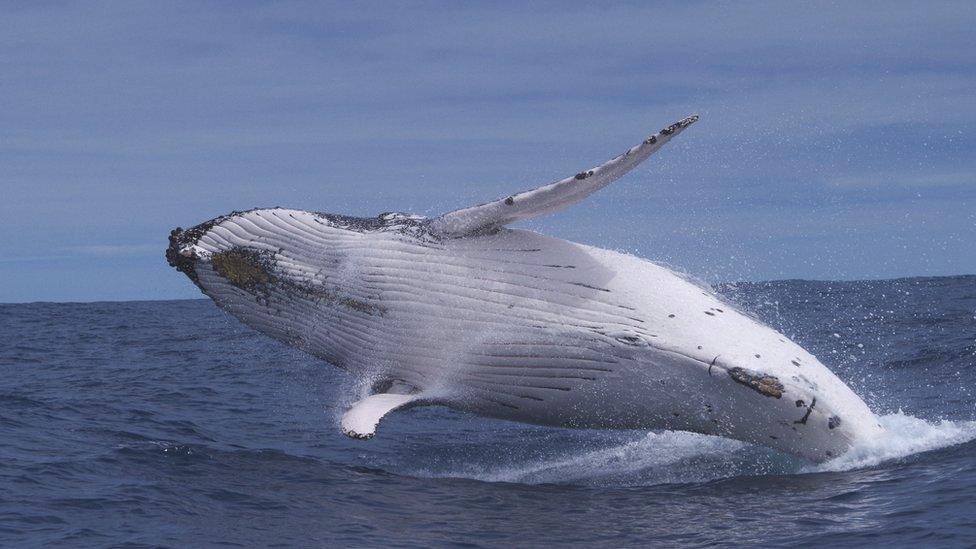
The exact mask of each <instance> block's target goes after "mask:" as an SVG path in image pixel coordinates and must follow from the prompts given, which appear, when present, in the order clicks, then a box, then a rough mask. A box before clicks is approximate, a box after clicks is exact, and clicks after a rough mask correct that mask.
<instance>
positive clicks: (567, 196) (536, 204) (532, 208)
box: [429, 115, 698, 237]
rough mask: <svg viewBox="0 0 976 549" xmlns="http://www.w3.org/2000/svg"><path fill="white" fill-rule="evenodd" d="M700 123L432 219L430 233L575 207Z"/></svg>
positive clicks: (488, 226)
mask: <svg viewBox="0 0 976 549" xmlns="http://www.w3.org/2000/svg"><path fill="white" fill-rule="evenodd" d="M697 121H698V115H693V116H689V117H687V118H685V119H682V120H679V121H678V122H675V123H674V124H671V125H670V126H668V127H667V128H664V129H662V130H661V131H659V132H658V133H656V134H654V135H652V136H650V137H648V138H647V139H645V140H644V141H643V142H642V143H640V144H638V145H635V146H633V147H631V148H629V149H627V150H626V151H625V152H624V153H623V154H621V155H619V156H617V157H615V158H613V159H611V160H609V161H608V162H606V163H604V164H602V165H600V166H597V167H595V168H591V169H589V170H584V171H582V172H580V173H578V174H576V175H574V176H572V177H567V178H566V179H563V180H562V181H557V182H555V183H550V184H548V185H545V186H542V187H539V188H537V189H533V190H531V191H525V192H520V193H517V194H513V195H510V196H508V197H506V198H502V199H500V200H496V201H494V202H488V203H486V204H481V205H479V206H472V207H470V208H464V209H461V210H454V211H453V212H448V213H446V214H444V215H442V216H440V217H437V218H434V219H432V220H431V221H430V225H429V227H430V230H431V232H432V233H433V234H436V235H439V236H446V237H460V236H465V235H469V234H478V233H482V232H486V231H491V230H493V229H497V228H499V227H503V226H505V225H508V224H509V223H514V222H516V221H519V220H522V219H527V218H530V217H535V216H537V215H543V214H547V213H551V212H555V211H557V210H561V209H563V208H566V207H568V206H572V205H573V204H576V203H577V202H579V201H581V200H583V199H584V198H586V197H587V196H589V195H591V194H593V193H594V192H596V191H598V190H600V189H602V188H603V187H606V186H607V185H609V184H610V183H612V182H614V181H615V180H617V179H618V178H620V177H621V176H623V175H624V174H626V173H627V172H629V171H630V170H632V169H633V168H634V167H635V166H637V165H638V164H640V163H641V162H643V161H644V160H646V159H647V158H648V157H649V156H651V155H652V154H654V153H655V152H657V150H658V149H660V148H661V147H662V146H664V144H665V143H667V142H668V141H670V140H671V138H672V137H674V136H676V135H678V134H679V133H681V131H682V130H684V129H685V128H687V127H688V126H690V125H692V124H694V123H695V122H697Z"/></svg>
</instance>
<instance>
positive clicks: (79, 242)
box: [0, 1, 976, 302]
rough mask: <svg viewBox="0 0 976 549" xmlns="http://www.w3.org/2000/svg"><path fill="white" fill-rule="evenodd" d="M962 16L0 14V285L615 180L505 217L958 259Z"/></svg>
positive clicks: (688, 11) (729, 246)
mask: <svg viewBox="0 0 976 549" xmlns="http://www.w3.org/2000/svg"><path fill="white" fill-rule="evenodd" d="M974 28H976V4H974V3H972V2H967V3H930V2H919V3H898V2H883V3H870V2H858V3H848V2H837V3H817V4H808V5H786V4H785V3H739V2H736V3H724V2H723V3H697V2H674V3H670V2H664V3H652V2H639V3H624V4H612V5H608V6H603V5H600V6H597V5H595V3H580V4H571V3H532V4H531V6H524V5H522V4H521V3H498V2H492V3H480V4H473V3H468V4H462V3H453V2H452V3H443V4H439V3H409V4H400V5H393V3H375V4H357V5H356V6H351V5H349V4H339V3H337V4H331V5H330V4H325V3H318V2H310V3H300V2H283V3H282V2H278V3H274V4H266V3H259V2H247V3H244V2H191V3H176V2H146V3H139V2H118V3H112V2H100V3H86V2H77V3H74V2H33V1H32V2H23V3H17V2H14V3H4V4H2V5H0V220H2V224H0V302H10V301H35V300H50V301H84V300H103V299H166V298H184V297H197V296H199V295H200V294H199V292H198V291H197V290H196V289H195V288H194V287H193V286H192V285H191V284H190V282H189V281H188V280H187V279H186V278H185V277H184V276H183V275H181V274H179V273H177V272H176V271H174V270H172V269H171V268H169V267H168V266H167V265H166V263H165V260H164V259H163V250H164V248H165V246H166V237H167V234H168V232H169V230H170V229H171V228H173V227H175V226H178V225H179V226H183V227H186V226H190V225H193V224H196V223H198V222H201V221H204V220H206V219H209V218H212V217H214V216H216V215H218V214H221V213H225V212H228V211H230V210H234V209H244V208H250V207H255V206H275V205H281V206H289V207H296V208H305V209H312V210H319V211H327V212H336V213H347V214H352V215H375V214H376V213H379V212H382V211H390V210H399V211H410V212H415V213H422V214H428V215H435V214H438V213H440V212H443V211H447V210H450V209H454V208H457V207H462V206H465V205H469V204H471V203H475V202H480V201H484V200H488V199H494V198H497V197H499V196H502V195H505V194H508V193H510V192H512V191H514V190H521V189H524V188H529V187H533V186H536V185H538V184H543V183H546V182H548V181H550V180H554V179H558V178H561V177H563V176H566V175H569V174H572V173H575V172H576V171H579V170H580V169H582V168H585V167H589V166H591V165H593V164H595V163H599V162H602V161H604V160H606V159H608V158H610V157H611V156H614V155H616V154H617V153H619V152H620V151H622V150H623V149H624V148H626V147H628V146H630V145H633V144H634V143H637V142H638V141H640V140H641V139H642V138H643V137H644V136H645V135H647V134H648V133H650V132H652V131H655V130H657V129H658V128H660V127H662V126H663V125H665V124H668V123H670V122H672V121H674V120H677V119H679V118H681V117H683V116H685V115H687V114H690V113H693V112H698V113H701V115H702V120H701V121H700V122H699V123H698V124H696V125H695V126H694V127H692V128H691V129H689V130H688V131H686V132H685V133H683V134H682V135H681V137H680V138H678V139H677V140H676V141H675V142H673V143H672V144H671V145H669V146H668V147H667V148H666V149H665V150H663V151H662V152H661V153H659V155H657V156H656V157H654V158H652V160H651V161H649V162H648V164H647V165H646V166H644V167H641V168H640V169H638V170H636V171H635V172H634V173H632V174H631V175H629V176H628V177H626V178H625V179H623V180H621V181H619V182H617V183H616V184H614V185H613V186H611V187H609V188H607V189H605V190H603V191H601V192H600V193H598V194H597V195H595V196H594V197H592V198H591V199H590V200H588V201H587V202H584V203H583V204H580V205H578V206H577V207H575V208H573V209H571V210H567V211H564V212H561V213H559V214H556V215H553V216H551V217H547V218H544V219H538V220H533V221H532V222H530V223H526V224H524V226H525V227H528V228H531V229H533V230H539V231H543V232H546V233H548V234H552V235H554V236H559V237H563V238H569V239H572V240H577V241H581V242H585V243H589V244H595V245H598V246H602V247H608V248H614V249H619V250H625V251H628V252H632V253H636V254H638V255H641V256H644V257H648V258H651V259H656V260H661V261H665V262H667V263H669V264H671V265H674V266H676V267H678V268H680V269H682V270H684V271H687V272H689V273H691V274H693V275H696V276H698V277H701V278H703V279H705V280H708V281H728V280H762V279H776V278H816V279H852V278H888V277H901V276H915V275H947V274H963V273H976V155H974V152H976V55H974V54H973V52H974V51H976V32H974V31H973V29H974Z"/></svg>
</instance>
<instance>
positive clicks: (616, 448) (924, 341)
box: [0, 277, 976, 546]
mask: <svg viewBox="0 0 976 549" xmlns="http://www.w3.org/2000/svg"><path fill="white" fill-rule="evenodd" d="M720 289H721V290H722V291H723V292H724V293H725V294H726V295H728V296H730V297H731V298H732V299H734V300H736V301H738V302H740V303H743V304H745V305H746V306H747V307H748V308H750V309H751V310H752V311H754V312H755V313H756V314H758V315H759V316H760V317H762V318H763V319H764V320H766V321H767V322H769V323H771V324H773V325H774V326H776V327H777V328H779V329H781V330H783V331H784V332H785V333H787V334H789V335H791V336H792V337H794V338H795V339H797V340H798V341H799V342H800V343H801V344H803V345H805V346H807V347H808V348H809V349H810V350H811V351H813V352H814V353H815V354H817V355H818V356H819V357H820V358H821V359H823V361H824V362H825V363H826V364H828V365H830V367H831V368H833V369H834V370H835V371H837V372H838V373H839V374H840V376H841V377H842V378H844V379H845V380H846V381H848V382H849V383H851V384H852V385H853V386H854V387H855V388H856V390H857V391H858V392H859V393H860V394H862V395H864V396H865V398H866V399H867V400H868V402H869V403H870V404H871V406H872V407H873V409H874V410H875V411H876V412H878V413H880V414H882V415H883V416H884V417H883V419H882V421H883V423H884V424H885V425H886V426H887V427H888V428H889V431H890V433H891V436H890V437H889V438H888V439H886V440H885V441H883V442H881V443H878V444H876V445H875V446H873V447H866V448H858V449H856V450H854V451H853V452H852V453H851V454H849V455H845V456H842V457H841V458H839V459H838V460H836V461H835V462H833V463H829V464H827V465H825V466H820V467H812V466H810V465H808V464H805V463H803V462H802V461H800V460H797V459H795V458H790V457H786V456H781V455H777V454H775V453H774V452H772V451H769V450H765V449H760V448H756V447H750V446H747V445H744V444H741V443H737V442H733V441H728V440H724V439H718V438H710V437H704V436H698V435H691V434H684V433H643V432H633V431H627V432H613V433H608V432H596V431H572V430H558V429H546V428H538V427H530V426H523V425H518V424H512V423H507V422H501V421H491V420H484V419H480V418H476V417H470V416H466V415H463V414H459V413H455V412H452V411H449V410H445V409H439V408H422V409H416V410H411V411H407V412H402V413H398V414H394V415H393V416H392V417H390V418H389V419H388V420H387V421H386V422H385V423H384V424H383V426H382V428H381V431H380V433H379V436H378V438H375V439H373V440H370V441H366V442H358V441H353V440H349V439H347V438H346V437H344V436H343V435H341V434H340V432H339V430H338V427H337V420H336V415H337V411H338V410H339V409H341V407H342V406H344V405H345V404H346V403H347V402H348V401H349V398H350V395H349V393H350V387H351V386H352V384H353V380H351V379H349V378H348V377H346V376H345V374H342V373H340V372H338V371H337V370H335V369H334V368H332V367H331V366H329V365H327V364H323V363H320V362H318V361H316V360H314V359H311V358H309V357H307V356H304V355H302V354H301V353H299V352H296V351H293V350H290V349H288V348H286V347H284V346H282V345H280V344H277V343H275V342H273V341H270V340H268V339H266V338H265V337H263V336H261V335H259V334H257V333H255V332H252V331H250V330H249V329H247V328H244V327H243V326H241V325H240V324H238V323H237V322H236V321H235V320H233V319H232V318H230V317H228V316H227V315H225V314H224V313H222V312H220V311H219V310H217V309H216V308H215V307H214V306H213V305H212V304H211V303H210V302H209V301H203V300H200V301H176V302H135V303H93V304H29V305H0V544H2V545H4V546H35V545H42V544H49V543H53V544H56V545H68V546H87V545H94V546H110V545H130V546H140V545H157V544H160V545H168V546H188V545H189V546H212V545H231V546H233V545H242V546H295V545H304V546H308V545H332V544H343V545H357V546H362V545H395V546H429V545H461V546H509V545H518V546H537V545H542V544H547V543H555V542H569V543H578V544H588V545H601V546H619V545H627V546H635V545H649V544H652V545H654V546H667V545H706V544H715V543H718V544H760V543H761V544H769V545H792V544H821V543H829V544H835V545H865V544H871V545H876V544H887V545H894V546H900V545H921V546H930V545H973V544H974V543H976V511H974V509H976V507H974V505H976V442H973V439H974V438H976V423H973V420H974V419H976V397H974V394H973V393H974V387H976V277H955V278H931V279H907V280H893V281H878V282H802V281H787V282H775V283H768V284H740V285H734V286H724V287H722V288H720Z"/></svg>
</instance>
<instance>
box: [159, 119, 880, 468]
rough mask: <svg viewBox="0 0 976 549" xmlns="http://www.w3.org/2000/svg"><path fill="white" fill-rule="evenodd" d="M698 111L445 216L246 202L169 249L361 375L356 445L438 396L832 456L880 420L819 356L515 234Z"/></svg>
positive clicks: (697, 289)
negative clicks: (522, 223)
mask: <svg viewBox="0 0 976 549" xmlns="http://www.w3.org/2000/svg"><path fill="white" fill-rule="evenodd" d="M697 119H698V117H697V116H692V117H688V118H685V119H683V120H681V121H679V122H677V123H675V124H673V125H671V126H669V127H667V128H665V129H663V130H661V131H660V132H658V133H656V134H654V135H652V136H650V137H648V138H647V139H645V140H644V141H643V142H642V143H640V144H638V145H636V146H635V147H632V148H630V149H628V150H627V151H625V152H624V153H623V154H621V155H619V156H617V157H615V158H613V159H612V160H610V161H608V162H606V163H605V164H602V165H600V166H597V167H594V168H591V169H587V170H583V171H581V172H578V173H577V174H575V175H573V176H570V177H568V178H566V179H563V180H561V181H557V182H555V183H552V184H549V185H545V186H542V187H539V188H537V189H535V190H531V191H526V192H521V193H516V194H512V195H509V196H506V197H504V198H501V199H500V200H497V201H494V202H488V203H486V204H482V205H478V206H473V207H470V208H464V209H461V210H457V211H454V212H449V213H446V214H444V215H442V216H440V217H436V218H425V217H422V216H415V215H409V214H402V213H386V214H381V215H379V216H377V217H375V218H355V217H348V216H343V215H335V214H326V213H319V212H313V211H304V210H293V209H285V208H267V209H254V210H249V211H242V212H234V213H231V214H228V215H224V216H220V217H217V218H215V219H213V220H211V221H208V222H206V223H203V224H200V225H198V226H196V227H193V228H191V229H188V230H181V229H175V230H174V231H173V232H172V233H171V234H170V245H169V248H168V250H167V252H166V257H167V259H168V261H169V263H170V264H171V265H173V266H174V267H176V268H177V269H179V270H180V271H182V272H183V273H185V274H186V275H187V276H189V277H190V279H191V280H192V281H193V282H194V283H195V284H196V285H197V286H198V287H199V288H200V289H201V290H202V291H203V292H204V293H205V294H206V295H208V296H210V297H211V298H212V299H213V300H214V301H215V302H216V303H217V305H218V306H220V307H221V308H222V309H224V310H226V311H227V312H229V313H230V314H232V315H234V316H235V317H237V318H238V319H240V320H241V321H242V322H244V323H245V324H247V325H248V326H251V327H252V328H254V329H256V330H258V331H260V332H263V333H265V334H267V335H269V336H271V337H273V338H275V339H278V340H280V341H283V342H285V343H287V344H289V345H292V346H294V347H297V348H299V349H302V350H304V351H307V352H308V353H311V354H312V355H315V356H317V357H321V358H322V359H324V360H326V361H328V362H330V363H332V364H334V365H336V366H338V367H340V368H344V369H346V370H348V371H350V372H351V373H353V374H354V375H356V376H359V377H360V378H361V379H364V380H369V383H368V384H367V386H368V392H367V394H365V395H363V398H361V399H360V400H358V402H356V403H355V404H354V405H353V406H352V407H351V408H350V409H349V410H348V411H347V412H346V413H345V415H344V416H343V417H342V420H341V426H342V429H343V431H344V432H345V433H346V434H348V435H350V436H353V437H357V438H368V437H371V436H373V434H374V433H375V430H376V427H377V425H378V424H379V422H380V420H381V419H382V418H383V416H384V415H386V414H387V413H389V412H392V411H394V410H397V409H402V408H406V407H411V406H422V405H444V406H450V407H452V408H455V409H458V410H462V411H467V412H471V413H475V414H480V415H483V416H488V417H494V418H502V419H508V420H514V421H521V422H527V423H534V424H541V425H552V426H566V427H579V428H601V429H672V430H685V431H693V432H698V433H705V434H710V435H719V436H726V437H731V438H734V439H738V440H742V441H746V442H750V443H754V444H760V445H765V446H769V447H771V448H775V449H778V450H781V451H784V452H788V453H792V454H796V455H800V456H803V457H806V458H808V459H811V460H814V461H823V460H826V459H830V458H831V457H833V456H836V455H839V454H840V453H842V452H844V451H845V450H846V449H848V448H849V447H850V446H851V445H852V444H854V443H855V442H857V441H858V440H861V439H864V438H866V437H872V436H876V435H877V434H879V433H880V432H881V427H880V426H879V425H878V423H877V420H876V418H875V416H874V415H873V414H872V413H871V411H870V410H869V409H868V407H867V406H866V405H865V404H864V402H863V401H862V400H861V399H860V398H859V397H858V396H857V395H856V394H855V393H854V392H853V391H852V390H851V389H850V388H849V387H848V386H847V385H845V384H844V383H843V382H842V381H841V380H840V379H839V378H838V377H836V376H835V375H834V374H833V373H831V372H830V370H828V369H827V368H826V367H825V366H824V365H823V364H822V363H821V362H820V361H819V360H817V358H816V357H814V356H813V355H811V354H810V353H808V352H807V351H806V350H804V349H803V348H802V347H800V346H799V345H797V344H796V343H794V342H793V341H791V340H790V339H789V338H787V337H786V336H784V335H783V334H780V333H778V332H776V331H775V330H773V329H772V328H769V327H767V326H765V325H764V324H762V323H761V322H760V321H758V320H756V319H754V318H752V317H751V316H748V315H746V314H743V313H741V312H739V311H737V310H736V308H735V307H733V306H732V305H730V304H729V303H727V302H726V301H725V300H723V299H722V298H721V297H720V296H718V295H716V294H715V293H714V292H713V291H712V290H710V289H708V288H706V287H703V286H701V285H699V284H696V283H694V282H693V281H691V280H689V279H688V278H687V277H685V276H682V275H680V274H677V273H675V272H673V271H671V270H669V269H667V268H665V267H663V266H661V265H659V264H656V263H653V262H651V261H647V260H645V259H641V258H637V257H634V256H631V255H627V254H622V253H618V252H614V251H609V250H603V249H599V248H594V247H590V246H584V245H581V244H576V243H573V242H567V241H564V240H559V239H555V238H550V237H547V236H543V235H540V234H536V233H533V232H529V231H525V230H517V229H511V228H508V227H507V225H508V224H510V223H512V222H515V221H518V220H521V219H526V218H529V217H533V216H537V215H542V214H546V213H550V212H554V211H556V210H559V209H562V208H565V207H567V206H570V205H572V204H575V203H576V202H579V201H580V200H583V199H584V198H585V197H586V196H588V195H590V194H591V193H593V192H595V191H597V190H599V189H601V188H603V187H605V186H606V185H608V184H609V183H611V182H612V181H614V180H615V179H617V178H619V177H620V176H622V175H624V174H625V173H627V172H628V171H630V170H631V169H633V168H634V166H636V165H637V164H639V163H640V162H642V161H643V160H645V159H646V158H648V157H649V156H650V155H651V154H653V153H654V152H656V151H657V150H658V149H660V148H661V147H662V146H663V145H664V144H666V143H667V142H668V141H670V140H671V139H672V138H673V137H675V136H676V135H678V134H679V133H681V132H682V131H683V130H684V129H685V128H687V127H688V126H690V125H691V124H692V123H694V122H695V121H697Z"/></svg>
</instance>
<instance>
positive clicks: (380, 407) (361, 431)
mask: <svg viewBox="0 0 976 549" xmlns="http://www.w3.org/2000/svg"><path fill="white" fill-rule="evenodd" d="M420 400H422V398H421V396H420V395H416V394H414V395H399V394H392V393H377V394H375V395H370V396H368V397H366V398H364V399H362V400H360V401H359V402H357V403H355V404H353V405H352V408H349V410H348V411H347V412H346V413H345V414H344V415H343V416H342V421H341V424H342V432H343V433H345V434H346V435H347V436H349V437H352V438H359V439H367V438H371V437H372V436H373V435H374V434H376V426H377V425H379V423H380V420H381V419H383V416H385V415H386V414H388V413H390V412H392V411H394V410H399V409H401V408H405V407H407V406H410V405H416V404H418V401H420Z"/></svg>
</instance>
